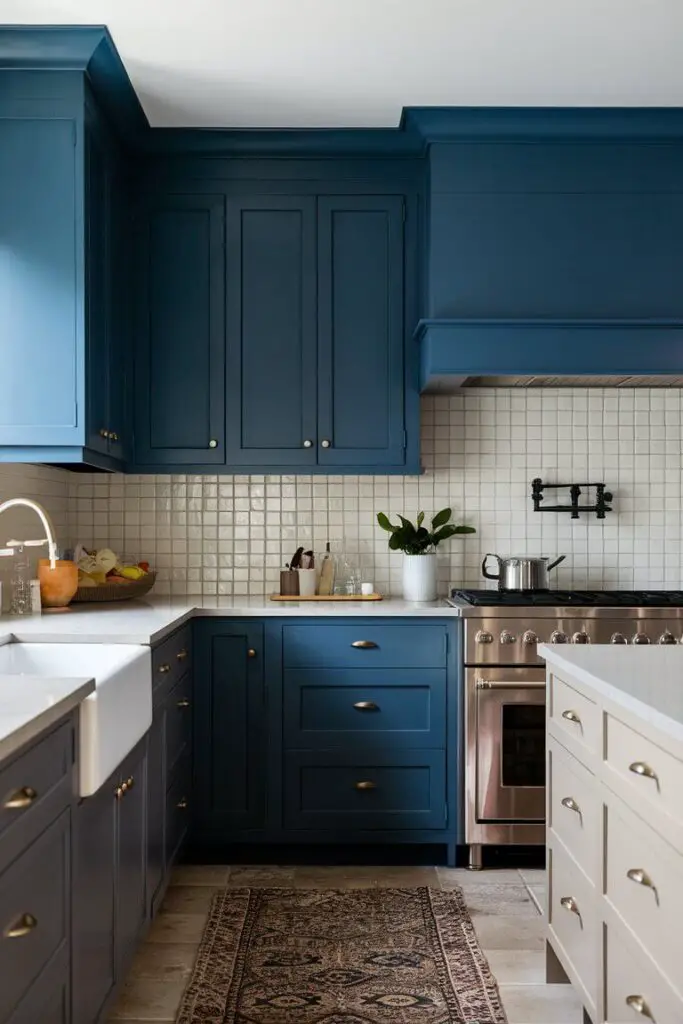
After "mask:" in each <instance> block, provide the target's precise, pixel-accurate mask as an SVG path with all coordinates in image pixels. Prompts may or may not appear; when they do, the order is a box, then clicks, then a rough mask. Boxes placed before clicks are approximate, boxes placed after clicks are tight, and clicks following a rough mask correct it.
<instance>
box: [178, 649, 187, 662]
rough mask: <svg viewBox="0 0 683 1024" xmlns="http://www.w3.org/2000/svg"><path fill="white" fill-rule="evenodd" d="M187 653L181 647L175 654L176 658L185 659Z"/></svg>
mask: <svg viewBox="0 0 683 1024" xmlns="http://www.w3.org/2000/svg"><path fill="white" fill-rule="evenodd" d="M187 653H188V652H187V651H186V650H185V648H184V647H183V648H182V650H180V651H178V653H177V654H176V658H177V659H178V661H185V658H187Z"/></svg>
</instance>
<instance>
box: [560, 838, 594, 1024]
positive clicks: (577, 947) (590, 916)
mask: <svg viewBox="0 0 683 1024" xmlns="http://www.w3.org/2000/svg"><path fill="white" fill-rule="evenodd" d="M548 846H549V848H550V886H549V898H548V925H549V928H550V932H551V934H552V936H553V939H554V942H557V943H559V945H560V947H561V949H562V951H563V952H564V958H565V960H566V961H567V962H568V964H569V965H570V967H571V968H572V969H573V974H574V977H572V981H573V982H574V983H577V982H578V983H579V984H580V986H582V987H583V989H584V995H585V997H587V999H588V1000H589V1002H590V1004H591V1009H592V1010H593V1011H594V1010H595V1006H596V1005H597V995H598V962H599V956H598V954H599V929H598V919H597V911H596V906H595V902H596V901H595V890H594V888H593V886H592V885H591V883H590V882H589V881H588V879H587V878H586V876H585V875H584V874H583V872H582V871H581V870H580V869H579V866H578V864H576V863H575V861H574V860H572V858H571V857H570V855H569V853H568V852H567V850H566V849H565V848H564V846H563V845H562V842H561V841H560V840H559V839H558V838H557V837H556V835H555V834H554V833H553V831H552V829H549V830H548ZM570 976H571V972H570ZM593 1016H594V1014H593ZM594 1019H595V1018H594Z"/></svg>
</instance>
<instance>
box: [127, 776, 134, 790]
mask: <svg viewBox="0 0 683 1024" xmlns="http://www.w3.org/2000/svg"><path fill="white" fill-rule="evenodd" d="M126 785H127V787H128V789H132V788H133V786H134V785H135V779H134V778H133V776H132V775H129V776H128V778H127V779H126Z"/></svg>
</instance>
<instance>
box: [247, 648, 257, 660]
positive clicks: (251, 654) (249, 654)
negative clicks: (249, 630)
mask: <svg viewBox="0 0 683 1024" xmlns="http://www.w3.org/2000/svg"><path fill="white" fill-rule="evenodd" d="M247 657H248V658H255V657H256V651H255V650H254V648H253V647H250V648H249V650H248V651H247Z"/></svg>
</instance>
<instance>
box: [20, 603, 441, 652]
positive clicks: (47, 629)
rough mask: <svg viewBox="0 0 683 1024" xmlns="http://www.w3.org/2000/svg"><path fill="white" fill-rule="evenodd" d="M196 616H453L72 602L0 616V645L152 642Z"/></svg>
mask: <svg viewBox="0 0 683 1024" xmlns="http://www.w3.org/2000/svg"><path fill="white" fill-rule="evenodd" d="M195 616H223V617H228V618H242V617H244V616H248V617H254V618H266V617H268V618H290V617H293V616H308V617H318V616H327V617H335V618H352V617H353V616H362V617H363V618H384V617H386V616H390V617H394V616H397V617H410V618H415V617H419V618H423V617H444V616H446V617H451V616H453V617H457V616H458V612H457V610H456V609H454V608H451V607H449V606H448V605H447V604H446V603H445V601H434V602H433V603H428V604H411V603H409V602H407V601H400V600H394V599H386V600H384V601H329V602H328V601H303V602H300V601H296V602H289V601H282V602H280V601H269V600H268V599H267V598H265V599H264V598H262V597H259V598H249V597H243V598H240V597H221V598H216V597H214V598H204V599H202V598H201V597H199V598H194V597H192V598H183V599H177V600H176V599H172V598H163V597H159V598H155V597H151V598H147V599H146V600H144V601H120V602H118V603H114V604H75V605H71V606H70V607H69V608H67V609H66V610H65V611H59V612H45V611H44V612H43V614H42V615H35V616H33V615H30V616H28V615H27V616H25V617H21V618H18V617H16V616H9V615H3V616H2V617H0V644H1V643H7V642H9V641H10V640H11V639H12V638H14V639H16V640H20V641H23V642H29V641H32V642H33V643H67V644H73V643H80V644H83V643H93V644H96V643H107V644H156V643H158V642H159V641H160V640H163V638H164V637H165V636H168V635H169V634H170V633H172V632H173V630H175V629H177V628H178V627H179V626H182V625H183V623H185V622H188V621H189V620H190V619H191V618H194V617H195Z"/></svg>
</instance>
